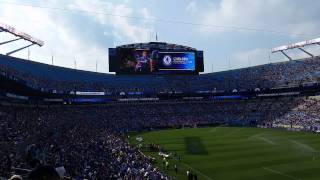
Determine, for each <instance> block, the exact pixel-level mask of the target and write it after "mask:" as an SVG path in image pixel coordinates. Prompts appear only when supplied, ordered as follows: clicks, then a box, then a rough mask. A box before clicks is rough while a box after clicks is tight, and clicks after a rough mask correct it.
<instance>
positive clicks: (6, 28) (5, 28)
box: [0, 22, 44, 56]
mask: <svg viewBox="0 0 320 180" xmlns="http://www.w3.org/2000/svg"><path fill="white" fill-rule="evenodd" d="M2 32H6V33H10V34H12V35H14V36H15V37H17V38H15V39H11V40H8V41H4V42H0V46H1V45H5V44H8V43H12V42H15V41H19V40H25V41H28V42H30V43H31V44H28V45H26V46H23V47H21V48H18V49H15V50H13V51H10V52H8V53H6V55H7V56H10V55H11V54H13V53H16V52H18V51H21V50H23V49H26V48H28V47H31V46H33V45H38V46H39V47H42V46H43V45H44V42H43V41H42V40H40V39H37V38H34V37H32V36H31V35H29V34H27V33H24V32H22V31H19V30H17V29H16V28H14V27H12V26H10V25H7V24H4V23H1V22H0V33H2Z"/></svg>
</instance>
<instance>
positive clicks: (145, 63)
mask: <svg viewBox="0 0 320 180" xmlns="http://www.w3.org/2000/svg"><path fill="white" fill-rule="evenodd" d="M153 70H154V63H153V60H152V59H151V58H150V57H149V54H148V51H146V50H144V51H142V55H141V57H138V58H137V64H136V67H135V71H136V72H140V73H147V72H153Z"/></svg>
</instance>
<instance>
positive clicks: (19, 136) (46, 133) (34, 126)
mask: <svg viewBox="0 0 320 180" xmlns="http://www.w3.org/2000/svg"><path fill="white" fill-rule="evenodd" d="M84 109H85V108H83V109H79V110H78V109H77V108H67V109H64V108H61V107H56V108H46V107H43V108H36V107H1V110H0V119H1V121H0V122H1V124H0V135H1V136H0V142H1V150H0V177H1V176H2V177H9V175H10V174H11V173H12V172H13V171H14V170H15V169H17V168H18V169H30V170H32V169H33V168H34V165H33V164H34V162H35V161H38V162H39V163H40V164H41V165H50V166H53V167H64V168H65V170H66V172H67V176H68V177H72V178H75V179H119V178H121V179H135V178H138V179H166V178H167V177H166V176H164V175H163V174H161V173H160V172H159V171H158V170H157V169H156V168H155V167H154V166H153V165H152V164H151V160H149V159H148V158H147V157H145V156H144V155H143V154H141V153H140V152H139V151H138V150H137V149H136V148H133V147H131V146H129V144H128V143H127V142H126V140H125V136H124V135H123V134H121V133H118V132H116V131H115V130H110V128H111V127H113V125H112V124H111V122H107V121H104V119H96V118H86V116H87V117H89V115H86V116H84V117H82V115H84V114H85V113H92V114H91V115H92V116H93V117H96V116H95V111H94V110H93V109H90V110H89V111H85V110H84Z"/></svg>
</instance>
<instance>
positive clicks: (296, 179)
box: [262, 167, 301, 180]
mask: <svg viewBox="0 0 320 180" xmlns="http://www.w3.org/2000/svg"><path fill="white" fill-rule="evenodd" d="M262 169H264V170H266V171H269V172H272V173H275V174H279V175H281V176H284V177H287V178H290V179H294V180H301V179H299V178H297V177H294V176H291V175H288V174H285V173H282V172H280V171H276V170H274V169H271V168H267V167H262Z"/></svg>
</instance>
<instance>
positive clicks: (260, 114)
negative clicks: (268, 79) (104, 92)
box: [0, 97, 320, 179]
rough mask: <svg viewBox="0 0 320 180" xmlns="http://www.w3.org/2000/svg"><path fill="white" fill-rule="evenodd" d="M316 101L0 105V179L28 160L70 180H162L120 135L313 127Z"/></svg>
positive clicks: (316, 124) (28, 164) (319, 111)
mask: <svg viewBox="0 0 320 180" xmlns="http://www.w3.org/2000/svg"><path fill="white" fill-rule="evenodd" d="M319 105H320V99H319V98H318V97H309V98H307V97H283V98H280V99H256V100H232V101H230V100H229V101H227V100H225V101H215V102H212V101H210V102H209V101H208V102H205V101H201V102H198V101H195V102H161V103H138V104H127V103H123V104H122V103H120V104H109V105H90V106H71V105H65V106H44V107H33V106H31V107H30V106H4V105H1V106H0V144H1V151H0V177H1V176H3V177H9V176H10V175H11V173H12V172H14V171H15V169H16V168H23V169H30V170H32V169H33V168H34V165H33V164H34V162H38V164H42V165H50V166H53V167H64V168H65V169H66V172H67V176H69V177H73V178H76V179H82V178H87V179H101V178H106V177H107V178H110V179H112V178H114V179H117V178H123V179H125V178H127V179H132V178H149V179H166V178H167V177H166V176H165V175H164V174H162V173H161V172H160V171H159V170H157V169H156V168H155V167H154V166H153V165H152V161H151V160H150V159H148V158H147V157H145V156H144V155H142V154H141V153H140V152H139V151H138V150H137V149H136V148H133V147H131V146H129V144H128V143H127V141H126V136H125V135H126V132H128V131H139V130H143V129H149V130H150V129H158V128H168V127H169V128H170V127H175V128H179V127H197V126H205V125H210V124H217V123H218V124H225V125H228V124H229V125H243V126H257V125H262V126H269V127H282V128H296V129H301V130H319V127H320V121H319V118H318V117H320V106H319Z"/></svg>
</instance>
